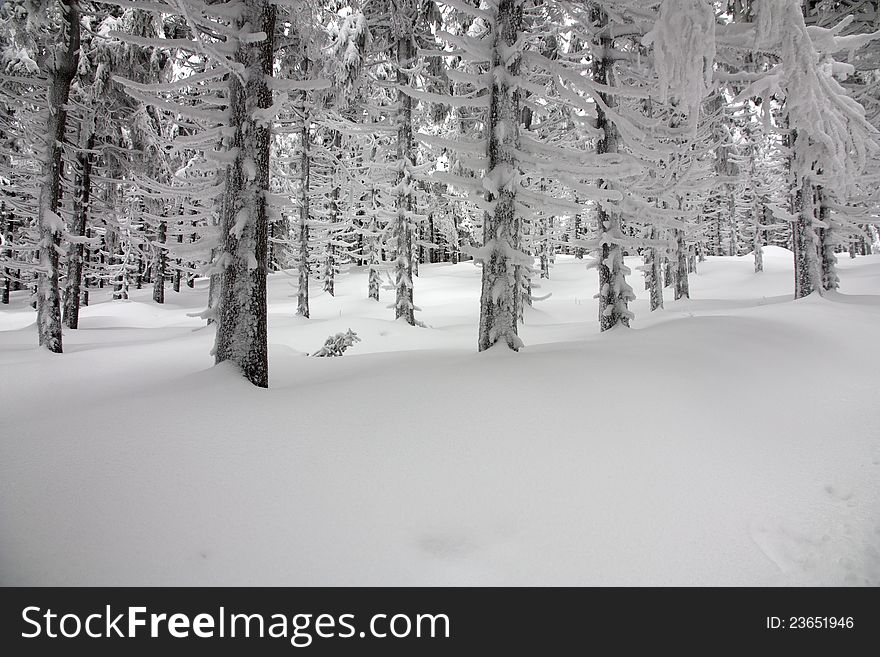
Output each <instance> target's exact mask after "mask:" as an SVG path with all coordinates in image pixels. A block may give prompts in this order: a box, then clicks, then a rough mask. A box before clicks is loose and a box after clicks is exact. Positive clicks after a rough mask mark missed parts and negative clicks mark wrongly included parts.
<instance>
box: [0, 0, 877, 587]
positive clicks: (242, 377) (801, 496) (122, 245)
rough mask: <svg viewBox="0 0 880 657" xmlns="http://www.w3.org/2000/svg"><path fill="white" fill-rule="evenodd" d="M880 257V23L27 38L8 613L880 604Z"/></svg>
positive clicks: (585, 5) (243, 6)
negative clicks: (13, 609)
mask: <svg viewBox="0 0 880 657" xmlns="http://www.w3.org/2000/svg"><path fill="white" fill-rule="evenodd" d="M878 225H880V1H878V0H724V1H722V2H718V1H716V2H712V1H710V0H227V1H222V0H5V1H3V2H2V3H0V240H2V241H0V368H2V369H0V399H2V400H3V406H2V410H0V584H158V583H162V584H273V583H282V584H404V585H405V584H594V585H595V584H654V585H658V584H659V585H663V584H673V585H682V584H759V585H766V584H777V585H779V584H782V585H791V584H836V585H865V584H868V585H878V584H880V487H878V485H877V481H878V477H877V475H878V473H880V471H878V467H880V395H878V392H877V391H878V390H880V349H878V341H877V336H878V328H880V254H877V253H876V251H877V250H878V249H880V232H878ZM482 352H488V353H482ZM266 388H268V390H264V389H266Z"/></svg>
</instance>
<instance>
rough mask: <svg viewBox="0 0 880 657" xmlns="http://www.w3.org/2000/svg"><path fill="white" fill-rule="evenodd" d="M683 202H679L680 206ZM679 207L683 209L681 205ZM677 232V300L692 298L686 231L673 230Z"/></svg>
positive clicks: (675, 296)
mask: <svg viewBox="0 0 880 657" xmlns="http://www.w3.org/2000/svg"><path fill="white" fill-rule="evenodd" d="M680 205H681V203H680V202H679V206H680ZM679 209H681V208H680V207H679ZM673 232H674V233H675V260H676V271H675V295H674V298H675V300H676V301H678V300H679V299H682V298H684V299H689V298H690V286H689V284H688V251H687V245H686V244H685V241H684V231H683V230H682V229H680V228H676V229H674V230H673Z"/></svg>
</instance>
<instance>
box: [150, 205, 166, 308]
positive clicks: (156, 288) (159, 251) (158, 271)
mask: <svg viewBox="0 0 880 657" xmlns="http://www.w3.org/2000/svg"><path fill="white" fill-rule="evenodd" d="M167 239H168V224H167V222H165V221H160V222H159V228H158V231H157V234H156V246H154V247H153V249H154V254H153V258H154V263H153V301H155V302H156V303H165V279H166V278H167V277H168V272H167V271H166V269H167V268H168V253H167V251H166V250H165V241H166V240H167Z"/></svg>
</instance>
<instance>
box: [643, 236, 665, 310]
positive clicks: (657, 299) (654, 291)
mask: <svg viewBox="0 0 880 657" xmlns="http://www.w3.org/2000/svg"><path fill="white" fill-rule="evenodd" d="M651 239H652V240H654V241H656V240H659V239H660V229H659V228H657V227H656V226H652V227H651ZM660 265H661V258H660V253H659V252H658V250H657V249H656V248H654V247H651V248H649V249H648V250H647V258H646V261H645V266H646V267H647V269H646V270H645V275H646V278H647V281H646V282H647V284H648V290H649V292H650V296H651V310H652V311H653V310H660V309H662V308H663V272H662V271H661V267H660Z"/></svg>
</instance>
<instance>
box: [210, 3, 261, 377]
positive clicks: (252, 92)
mask: <svg viewBox="0 0 880 657" xmlns="http://www.w3.org/2000/svg"><path fill="white" fill-rule="evenodd" d="M275 13H276V12H275V5H273V4H270V2H269V1H268V0H244V9H243V10H242V12H241V16H240V18H239V21H238V29H239V30H247V31H250V32H252V33H259V32H263V33H264V34H265V35H266V38H265V39H263V40H262V41H251V42H244V43H239V44H238V50H237V52H236V62H237V63H239V64H241V71H242V76H241V77H239V75H238V74H231V75H230V76H229V115H230V117H231V126H232V127H234V128H235V136H234V137H233V139H232V143H231V144H230V146H231V148H233V149H238V152H237V155H236V157H235V160H234V161H233V162H232V164H230V165H229V167H228V168H227V172H226V185H225V189H224V195H223V207H222V214H221V235H222V236H223V240H224V241H223V244H222V253H221V254H220V262H221V265H222V274H221V281H220V294H219V306H218V309H217V343H216V346H215V359H216V362H217V363H222V362H224V361H230V362H232V363H234V364H235V365H236V366H237V367H238V368H239V369H240V370H241V372H242V374H243V375H244V376H245V378H247V380H248V381H250V382H251V383H253V384H254V385H255V386H258V387H261V388H267V387H268V386H269V362H268V353H267V352H268V344H267V334H266V275H267V273H268V262H267V260H268V250H269V239H268V238H269V218H268V213H267V211H266V194H267V193H268V191H269V146H270V125H269V123H268V122H265V121H259V120H257V119H256V118H254V112H255V110H257V109H265V108H268V107H269V106H271V105H272V92H271V90H270V88H269V82H268V81H269V79H270V78H271V77H272V65H273V48H274V34H275Z"/></svg>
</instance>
